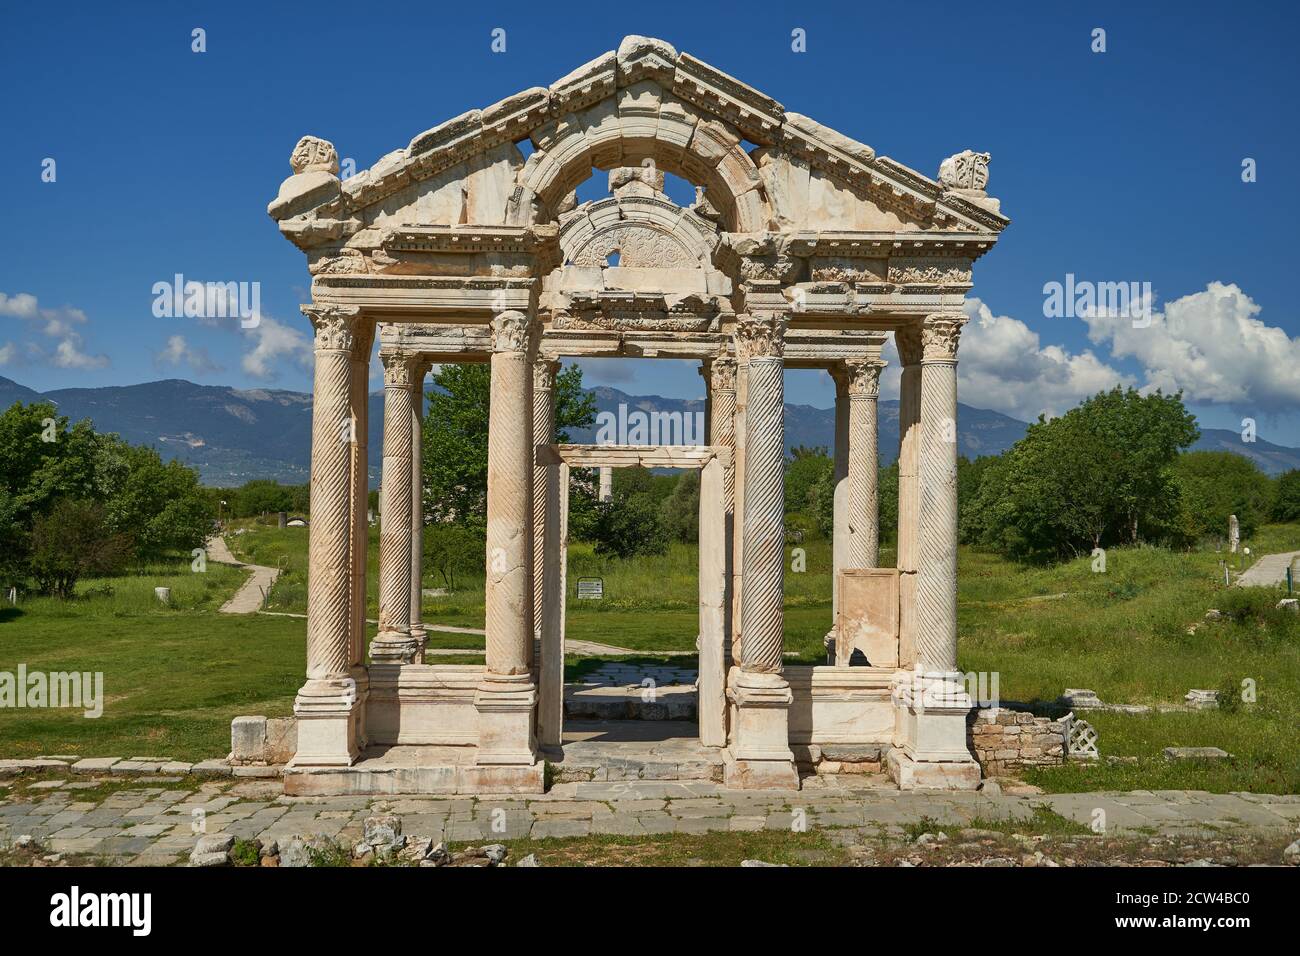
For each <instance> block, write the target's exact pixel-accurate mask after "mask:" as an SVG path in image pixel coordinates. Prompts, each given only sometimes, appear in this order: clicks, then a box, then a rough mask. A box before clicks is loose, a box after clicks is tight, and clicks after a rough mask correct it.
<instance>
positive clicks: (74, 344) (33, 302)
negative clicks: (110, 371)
mask: <svg viewBox="0 0 1300 956" xmlns="http://www.w3.org/2000/svg"><path fill="white" fill-rule="evenodd" d="M0 315H7V316H11V317H13V318H16V319H23V320H25V321H27V322H30V323H32V325H33V327H39V330H40V332H41V333H42V334H43V335H45V336H46V337H47V338H51V339H56V340H57V344H56V345H55V347H54V351H53V352H50V351H48V350H47V349H46V348H45V347H44V346H42V345H41V344H40V343H38V342H32V341H28V342H27V352H28V354H29V355H31V356H32V358H33V359H34V360H35V361H38V362H42V363H45V364H49V365H54V366H57V367H58V368H76V369H88V368H106V367H107V366H108V365H109V364H110V363H109V359H108V356H107V355H103V354H100V355H91V354H90V353H88V352H86V351H85V349H84V348H83V342H82V338H81V333H80V332H78V331H77V328H76V327H77V326H79V325H85V324H86V313H85V312H82V311H81V310H80V309H74V308H72V307H70V306H64V307H63V308H60V309H43V308H41V307H40V303H39V302H38V301H37V299H36V296H34V295H32V294H31V293H29V292H19V293H18V294H16V295H6V294H5V293H3V292H0ZM9 355H10V357H12V355H13V353H12V351H11V352H10V353H9Z"/></svg>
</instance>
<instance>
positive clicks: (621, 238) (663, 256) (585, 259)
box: [573, 222, 700, 269]
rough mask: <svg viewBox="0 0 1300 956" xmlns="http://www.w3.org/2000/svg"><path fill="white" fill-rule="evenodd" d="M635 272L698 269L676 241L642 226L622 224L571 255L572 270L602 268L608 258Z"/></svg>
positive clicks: (693, 259)
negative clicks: (588, 267)
mask: <svg viewBox="0 0 1300 956" xmlns="http://www.w3.org/2000/svg"><path fill="white" fill-rule="evenodd" d="M613 255H617V256H618V262H617V264H618V266H619V267H620V268H623V267H628V268H634V269H698V268H700V262H699V260H698V259H696V257H695V256H694V255H692V254H691V251H690V250H689V249H688V248H686V246H685V245H684V244H683V243H682V242H681V241H680V240H678V239H676V238H674V237H673V236H671V235H669V234H668V233H666V232H664V231H663V230H661V229H656V228H654V227H652V226H648V225H646V224H644V223H638V222H621V223H618V224H616V225H613V226H609V227H607V228H605V229H602V230H601V231H600V232H598V233H596V234H595V235H594V236H592V237H591V238H590V239H588V240H587V241H586V242H585V243H583V245H582V247H581V248H580V249H578V250H577V251H575V252H574V254H573V264H574V265H575V266H604V265H607V264H608V262H609V259H610V257H611V256H613Z"/></svg>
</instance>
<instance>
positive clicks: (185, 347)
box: [153, 335, 221, 375]
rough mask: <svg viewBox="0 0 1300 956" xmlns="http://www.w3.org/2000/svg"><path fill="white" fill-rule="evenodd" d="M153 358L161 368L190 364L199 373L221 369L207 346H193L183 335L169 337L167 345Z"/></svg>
mask: <svg viewBox="0 0 1300 956" xmlns="http://www.w3.org/2000/svg"><path fill="white" fill-rule="evenodd" d="M153 360H154V364H155V365H156V366H158V367H159V368H165V367H168V366H180V365H188V366H189V367H190V368H191V369H193V370H194V372H195V373H197V374H199V375H202V374H204V373H206V372H219V371H221V366H220V365H217V364H216V363H215V362H213V361H212V359H211V358H210V357H209V356H208V350H207V349H206V348H203V347H202V346H198V347H195V346H191V345H190V344H189V343H188V342H187V341H186V340H185V336H183V335H173V336H171V337H170V338H169V339H167V345H166V346H164V348H163V349H162V350H161V351H160V352H157V353H155V354H154V357H153Z"/></svg>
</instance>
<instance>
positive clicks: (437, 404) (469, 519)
mask: <svg viewBox="0 0 1300 956" xmlns="http://www.w3.org/2000/svg"><path fill="white" fill-rule="evenodd" d="M433 382H434V385H435V386H436V388H435V389H434V390H432V391H430V392H429V393H428V396H427V397H428V403H429V404H428V409H427V411H426V412H425V416H424V434H423V441H424V501H425V513H426V514H431V515H434V516H436V517H438V518H441V519H443V520H451V521H456V522H458V523H461V524H465V525H468V526H472V527H476V528H485V527H486V522H487V453H488V408H489V403H490V399H491V383H492V373H491V367H490V366H488V365H483V364H474V365H470V364H454V365H444V366H442V367H441V368H440V369H439V371H438V372H437V374H435V375H434V377H433ZM595 421H596V401H595V399H594V398H593V397H592V396H591V395H590V394H588V393H587V392H586V391H584V390H583V388H582V369H581V368H579V367H578V366H576V365H570V366H569V367H568V368H565V369H563V370H562V371H561V372H560V373H559V374H558V375H557V376H556V377H555V423H556V424H555V434H554V435H553V436H552V441H556V442H565V441H568V440H569V432H568V429H570V428H590V427H591V426H592V425H593V424H594V423H595Z"/></svg>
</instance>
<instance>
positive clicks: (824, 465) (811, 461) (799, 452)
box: [785, 445, 835, 514]
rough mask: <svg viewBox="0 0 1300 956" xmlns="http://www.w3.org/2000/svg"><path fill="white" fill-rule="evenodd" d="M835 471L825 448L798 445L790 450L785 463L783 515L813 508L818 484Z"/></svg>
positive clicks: (833, 463)
mask: <svg viewBox="0 0 1300 956" xmlns="http://www.w3.org/2000/svg"><path fill="white" fill-rule="evenodd" d="M834 470H835V462H834V461H832V460H831V458H830V456H829V455H827V454H826V449H825V448H820V447H818V448H805V447H804V446H802V445H800V446H798V447H796V448H792V449H790V457H789V458H787V459H786V462H785V513H786V514H791V513H792V512H797V511H803V510H805V509H807V508H809V507H815V504H816V502H815V501H814V499H815V497H816V494H817V491H816V489H817V485H818V483H819V482H820V481H821V480H822V479H823V478H824V477H825V476H827V475H831V474H832V473H833V472H834Z"/></svg>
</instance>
